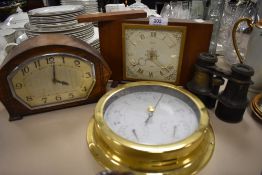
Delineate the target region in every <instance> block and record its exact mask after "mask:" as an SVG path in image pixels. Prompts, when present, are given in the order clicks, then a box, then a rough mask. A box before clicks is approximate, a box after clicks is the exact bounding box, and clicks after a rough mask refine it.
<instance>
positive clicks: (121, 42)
mask: <svg viewBox="0 0 262 175" xmlns="http://www.w3.org/2000/svg"><path fill="white" fill-rule="evenodd" d="M146 16H147V15H146V13H145V12H144V11H141V10H132V11H123V12H110V13H98V14H84V15H81V16H78V21H79V22H92V21H98V24H99V36H100V50H101V54H102V55H103V57H104V58H105V59H106V62H107V63H108V65H109V67H110V68H111V70H112V76H111V79H112V80H114V81H115V82H117V81H123V80H127V81H138V80H153V81H163V82H168V83H172V84H175V85H185V84H186V83H187V82H188V81H189V80H190V79H191V75H192V72H193V65H194V64H195V63H196V60H197V57H198V55H199V54H200V53H201V52H208V49H209V43H210V39H211V35H212V29H213V24H212V23H211V22H208V21H195V20H172V19H169V22H168V25H167V26H155V25H149V19H148V18H146ZM135 18H136V19H135Z"/></svg>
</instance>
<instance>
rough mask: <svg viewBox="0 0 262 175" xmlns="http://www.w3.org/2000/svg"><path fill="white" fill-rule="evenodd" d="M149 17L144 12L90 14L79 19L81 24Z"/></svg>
mask: <svg viewBox="0 0 262 175" xmlns="http://www.w3.org/2000/svg"><path fill="white" fill-rule="evenodd" d="M146 16H147V14H146V12H145V11H144V10H131V11H117V12H110V13H94V14H92V13H89V14H83V15H80V16H78V17H77V20H78V21H79V22H94V21H100V22H101V21H114V20H122V19H134V18H145V17H146Z"/></svg>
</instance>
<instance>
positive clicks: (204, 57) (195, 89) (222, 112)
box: [187, 53, 254, 123]
mask: <svg viewBox="0 0 262 175" xmlns="http://www.w3.org/2000/svg"><path fill="white" fill-rule="evenodd" d="M216 62H217V57H215V56H214V55H211V54H208V53H201V54H200V55H199V58H198V60H197V63H196V64H195V71H194V75H193V78H192V80H191V81H189V82H188V83H187V89H188V90H189V91H191V92H192V93H194V94H195V95H197V96H198V97H199V98H200V99H201V100H202V101H203V103H204V104H205V105H206V107H207V108H210V109H211V108H214V107H215V105H216V102H217V106H216V109H215V114H216V116H217V117H218V118H220V119H221V120H223V121H226V122H230V123H237V122H240V121H241V120H242V119H243V114H244V112H245V109H246V106H247V104H248V99H247V93H248V88H249V86H250V85H251V84H252V81H251V76H252V75H254V70H253V68H252V67H250V66H248V65H246V64H240V63H239V64H234V65H232V67H231V72H225V71H222V70H221V69H220V68H219V67H217V66H216ZM224 79H226V80H227V84H226V86H225V89H224V90H223V91H222V92H221V93H219V89H220V86H221V85H223V84H224V82H225V81H224Z"/></svg>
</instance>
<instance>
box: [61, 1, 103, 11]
mask: <svg viewBox="0 0 262 175" xmlns="http://www.w3.org/2000/svg"><path fill="white" fill-rule="evenodd" d="M61 4H62V5H82V6H84V8H85V12H86V13H95V12H98V3H97V0H61Z"/></svg>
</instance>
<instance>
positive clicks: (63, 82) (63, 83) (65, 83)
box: [55, 80, 69, 85]
mask: <svg viewBox="0 0 262 175" xmlns="http://www.w3.org/2000/svg"><path fill="white" fill-rule="evenodd" d="M55 83H60V84H62V85H69V83H68V82H66V81H60V80H55Z"/></svg>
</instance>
